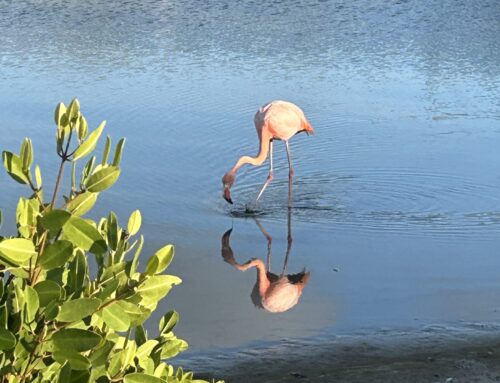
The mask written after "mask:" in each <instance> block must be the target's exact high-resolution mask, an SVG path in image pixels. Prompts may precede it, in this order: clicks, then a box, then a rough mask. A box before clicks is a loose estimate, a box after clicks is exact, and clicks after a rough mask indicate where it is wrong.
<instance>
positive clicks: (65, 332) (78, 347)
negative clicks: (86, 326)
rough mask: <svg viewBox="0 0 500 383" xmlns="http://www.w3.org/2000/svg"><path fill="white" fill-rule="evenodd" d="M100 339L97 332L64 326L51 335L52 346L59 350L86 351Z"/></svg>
mask: <svg viewBox="0 0 500 383" xmlns="http://www.w3.org/2000/svg"><path fill="white" fill-rule="evenodd" d="M100 341H101V336H100V335H99V334H96V333H95V332H93V331H89V330H81V329H76V328H64V329H62V330H59V331H58V332H56V333H55V334H54V335H53V336H52V342H53V343H54V346H55V347H56V349H58V350H60V351H77V352H83V351H88V350H91V349H93V348H94V347H95V346H97V345H98V344H99V342H100Z"/></svg>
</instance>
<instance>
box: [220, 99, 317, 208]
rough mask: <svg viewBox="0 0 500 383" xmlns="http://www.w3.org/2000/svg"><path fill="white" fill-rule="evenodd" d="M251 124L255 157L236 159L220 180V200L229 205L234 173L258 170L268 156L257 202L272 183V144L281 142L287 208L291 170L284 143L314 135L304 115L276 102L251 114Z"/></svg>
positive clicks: (290, 185) (287, 104) (297, 110)
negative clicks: (256, 147)
mask: <svg viewBox="0 0 500 383" xmlns="http://www.w3.org/2000/svg"><path fill="white" fill-rule="evenodd" d="M254 123H255V129H257V135H258V137H259V153H258V154H257V156H256V157H250V156H242V157H240V158H239V159H238V161H236V163H235V164H234V166H233V167H232V168H231V169H229V170H228V171H227V173H226V174H224V176H223V177H222V196H223V197H224V199H225V200H226V201H227V202H229V203H230V204H232V203H233V201H232V199H231V193H230V189H231V186H232V185H233V183H234V178H235V176H236V172H237V171H238V169H239V168H240V167H242V166H243V165H245V164H250V165H253V166H260V165H262V164H263V163H264V161H265V160H266V158H267V155H268V154H269V174H268V176H267V180H266V182H265V183H264V185H263V186H262V188H261V189H260V192H259V194H258V196H257V201H258V200H259V198H260V196H261V195H262V193H264V190H265V189H266V187H267V185H269V182H271V180H272V179H273V141H274V140H281V141H283V142H284V143H285V148H286V154H287V159H288V206H289V207H290V206H291V193H292V177H293V167H292V159H291V156H290V147H289V145H288V140H289V139H290V138H291V137H293V136H294V135H296V134H297V133H300V132H306V133H307V135H309V134H312V133H314V131H313V128H312V126H311V125H310V124H309V122H308V121H307V119H306V117H305V115H304V112H303V111H302V110H301V109H300V108H299V107H298V106H297V105H295V104H292V103H291V102H287V101H280V100H276V101H271V102H269V103H267V104H265V105H263V106H262V107H261V108H259V110H257V113H255V117H254Z"/></svg>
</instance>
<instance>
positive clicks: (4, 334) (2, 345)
mask: <svg viewBox="0 0 500 383" xmlns="http://www.w3.org/2000/svg"><path fill="white" fill-rule="evenodd" d="M15 345H16V337H15V336H14V334H12V333H11V332H10V331H9V330H7V329H5V328H3V327H0V350H10V349H12V348H14V346H15Z"/></svg>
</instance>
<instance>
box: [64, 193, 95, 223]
mask: <svg viewBox="0 0 500 383" xmlns="http://www.w3.org/2000/svg"><path fill="white" fill-rule="evenodd" d="M97 196H98V193H91V192H89V191H86V192H84V193H82V194H79V195H77V196H76V197H75V198H73V199H72V200H70V201H69V202H68V203H67V204H66V208H67V209H68V210H69V211H70V212H71V213H72V214H73V215H74V216H77V217H79V216H82V215H84V214H85V213H86V212H88V211H89V210H90V209H92V207H93V206H94V204H95V203H96V201H97Z"/></svg>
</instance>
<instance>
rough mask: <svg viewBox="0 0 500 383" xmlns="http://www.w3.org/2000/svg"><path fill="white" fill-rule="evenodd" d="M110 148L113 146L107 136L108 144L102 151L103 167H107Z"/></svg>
mask: <svg viewBox="0 0 500 383" xmlns="http://www.w3.org/2000/svg"><path fill="white" fill-rule="evenodd" d="M110 146H111V139H110V138H109V136H106V143H105V144H104V150H103V151H102V161H101V165H102V166H104V165H106V161H108V155H109V147H110Z"/></svg>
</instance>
